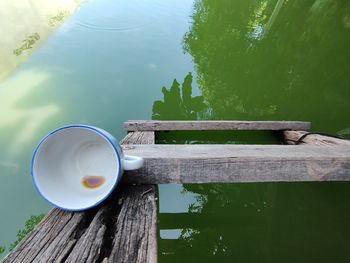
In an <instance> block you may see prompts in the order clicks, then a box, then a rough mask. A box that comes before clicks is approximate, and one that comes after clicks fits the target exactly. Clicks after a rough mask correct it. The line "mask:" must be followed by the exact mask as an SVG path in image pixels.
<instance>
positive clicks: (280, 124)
mask: <svg viewBox="0 0 350 263" xmlns="http://www.w3.org/2000/svg"><path fill="white" fill-rule="evenodd" d="M124 129H125V130H126V131H181V130H182V131H183V130H308V129H310V122H304V121H143V120H140V121H137V120H136V121H127V122H124Z"/></svg>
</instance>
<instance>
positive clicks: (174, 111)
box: [152, 73, 209, 120]
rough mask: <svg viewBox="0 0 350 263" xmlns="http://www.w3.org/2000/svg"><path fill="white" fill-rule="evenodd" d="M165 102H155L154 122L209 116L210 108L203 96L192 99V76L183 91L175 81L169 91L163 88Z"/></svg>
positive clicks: (189, 76)
mask: <svg viewBox="0 0 350 263" xmlns="http://www.w3.org/2000/svg"><path fill="white" fill-rule="evenodd" d="M162 93H163V95H164V101H155V102H154V103H153V109H152V119H154V120H197V119H203V118H205V116H207V115H208V112H209V110H208V106H207V105H206V104H205V103H204V100H203V97H202V96H196V97H192V74H191V73H188V74H187V76H186V77H185V79H184V81H183V83H182V86H181V89H180V84H179V83H178V82H177V80H176V79H174V82H173V84H172V85H171V87H170V89H169V90H168V89H167V88H166V87H163V88H162Z"/></svg>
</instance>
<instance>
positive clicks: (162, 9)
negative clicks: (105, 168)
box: [0, 0, 350, 262]
mask: <svg viewBox="0 0 350 263" xmlns="http://www.w3.org/2000/svg"><path fill="white" fill-rule="evenodd" d="M348 46H350V4H349V3H348V1H345V0H343V1H341V0H339V1H331V0H308V1H305V0H295V1H284V0H278V1H277V0H273V1H272V0H271V1H256V0H254V1H253V0H244V1H243V0H241V1H239V0H237V1H231V0H220V1H209V0H197V1H185V0H183V1H175V0H170V1H148V0H145V1H122V0H120V1H107V0H100V1H97V0H91V1H87V2H86V3H85V4H84V5H82V6H81V8H80V9H79V10H78V11H77V12H76V13H75V14H74V15H73V16H71V17H70V18H69V19H68V20H67V21H66V22H65V23H64V24H63V25H62V26H61V27H60V28H59V29H58V30H57V31H56V32H55V33H54V34H53V35H52V36H51V37H50V38H49V39H48V41H47V42H46V43H45V44H44V45H43V46H42V47H41V48H40V49H38V50H37V51H36V52H35V53H34V54H33V55H32V56H31V57H30V59H29V60H28V61H27V62H26V63H24V64H22V66H21V67H20V68H18V69H17V70H16V71H15V72H14V73H13V74H11V75H10V76H9V77H7V78H6V79H5V80H4V81H3V82H2V83H0V105H1V109H0V112H1V118H0V172H1V179H2V184H0V194H1V197H2V202H1V203H0V211H1V218H0V222H1V224H0V233H1V235H0V245H6V246H7V247H9V244H11V243H12V242H13V241H14V240H15V235H16V231H17V230H18V229H19V228H21V227H22V226H23V224H24V222H25V220H26V219H27V218H29V216H30V215H36V214H40V213H42V212H46V211H48V210H49V209H50V206H49V205H48V204H46V203H45V202H44V201H43V200H42V199H41V198H40V197H39V196H38V195H37V194H36V193H35V191H34V188H33V187H32V184H31V178H30V175H29V162H30V157H31V154H32V150H33V149H34V147H35V145H36V143H37V141H38V140H39V139H40V138H41V137H42V136H43V135H44V134H46V133H48V132H49V131H51V130H53V129H55V128H57V127H58V126H62V125H65V124H69V123H83V124H90V125H95V126H99V127H101V128H103V129H106V130H108V131H110V132H111V133H112V134H113V135H115V136H116V137H117V138H118V139H121V138H122V137H123V136H124V131H123V130H122V123H123V122H124V121H125V120H127V119H151V118H153V119H244V120H305V121H311V122H312V129H313V130H314V131H322V132H328V133H332V134H338V135H342V136H349V134H350V109H349V101H350V89H349V84H350V72H349V71H350V67H349V61H350V50H349V49H348ZM174 79H175V80H174ZM158 142H159V143H169V142H170V143H203V142H206V143H215V142H216V143H280V142H279V141H278V140H276V138H274V137H273V136H272V135H271V134H268V133H260V132H259V133H249V134H243V133H231V132H226V133H210V132H209V133H206V134H196V133H185V134H181V133H177V134H176V133H175V134H173V133H169V134H161V135H160V136H159V137H158ZM271 172H273V171H271ZM349 193H350V185H349V184H348V183H293V184H289V183H278V184H277V183H271V184H270V183H268V184H267V183H264V184H233V185H220V184H219V185H216V184H215V185H184V186H182V185H161V186H160V187H159V197H160V199H159V200H160V202H159V227H160V231H159V259H160V262H172V261H174V262H175V261H179V260H182V261H188V262H192V261H195V260H201V261H204V262H205V261H207V262H212V261H224V262H225V261H230V262H231V261H234V260H236V261H244V262H281V261H283V262H314V261H317V262H329V261H331V260H336V261H337V262H348V261H349V260H350V259H349V254H348V253H347V252H348V243H349V241H350V239H349V232H350V227H349V226H348V223H347V222H349V217H350V210H349V206H348V203H349V201H350V195H349ZM188 212H190V215H189V217H188Z"/></svg>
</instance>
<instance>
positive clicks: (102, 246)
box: [2, 132, 157, 263]
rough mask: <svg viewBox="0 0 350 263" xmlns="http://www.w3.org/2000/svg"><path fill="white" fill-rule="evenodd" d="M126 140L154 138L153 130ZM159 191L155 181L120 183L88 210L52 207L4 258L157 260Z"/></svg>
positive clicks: (86, 260) (103, 260)
mask: <svg viewBox="0 0 350 263" xmlns="http://www.w3.org/2000/svg"><path fill="white" fill-rule="evenodd" d="M152 133H153V132H152ZM152 138H153V139H152ZM122 142H124V143H125V144H133V143H134V142H138V143H144V142H145V143H151V142H152V143H154V134H153V135H152V134H151V133H148V134H143V133H138V134H129V135H128V137H127V138H125V139H124V140H123V141H122ZM155 196H156V193H155V186H154V185H140V186H132V185H119V186H118V187H117V189H116V191H114V193H113V194H112V195H111V196H109V197H108V198H107V199H106V200H105V201H104V202H103V203H102V204H101V205H99V206H98V207H96V208H93V209H89V210H87V211H85V212H79V213H78V212H67V211H63V210H60V209H57V208H55V209H52V210H51V211H50V212H49V213H48V215H47V216H46V217H45V218H44V220H43V221H42V222H41V223H40V224H39V225H38V226H37V227H36V228H35V229H34V230H33V231H32V232H31V233H30V234H29V235H27V236H26V237H25V238H24V239H23V240H22V241H21V242H20V243H19V244H18V245H17V247H16V248H14V250H12V251H11V253H10V254H8V255H7V256H6V257H5V258H4V259H3V261H2V262H3V263H5V262H6V263H7V262H147V263H148V262H157V232H156V231H157V230H156V213H157V210H156V201H155V198H156V197H155Z"/></svg>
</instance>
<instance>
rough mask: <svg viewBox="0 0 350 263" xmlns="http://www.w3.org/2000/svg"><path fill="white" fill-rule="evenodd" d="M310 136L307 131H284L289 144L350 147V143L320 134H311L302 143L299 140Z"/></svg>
mask: <svg viewBox="0 0 350 263" xmlns="http://www.w3.org/2000/svg"><path fill="white" fill-rule="evenodd" d="M305 134H308V132H306V131H283V138H284V140H285V142H286V143H287V144H291V145H293V144H296V143H299V144H312V145H320V146H326V145H348V146H350V141H348V140H343V139H338V138H334V137H330V136H325V135H320V134H310V135H307V136H306V137H305V138H303V139H302V140H301V141H299V139H300V138H301V137H302V136H304V135H305Z"/></svg>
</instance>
